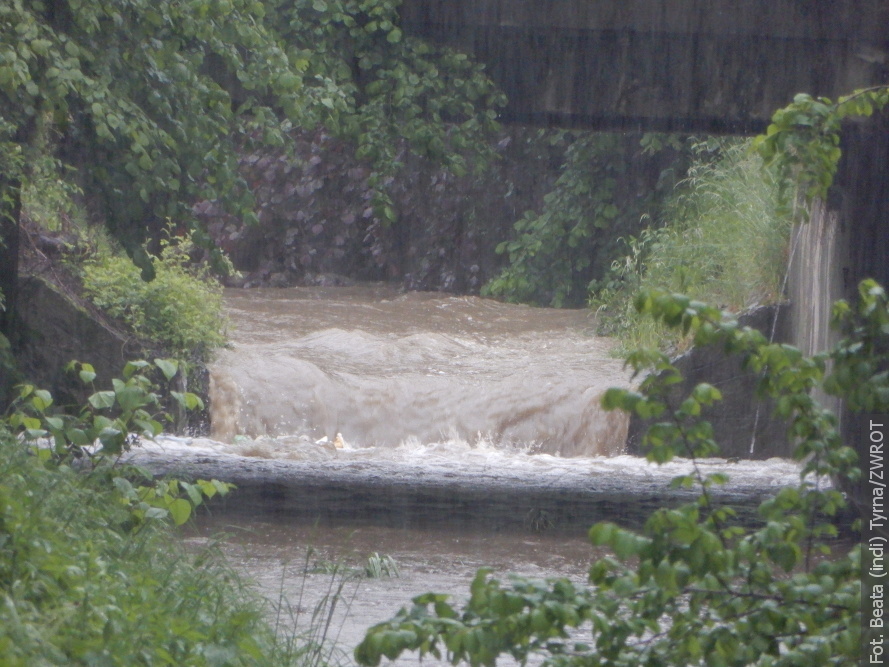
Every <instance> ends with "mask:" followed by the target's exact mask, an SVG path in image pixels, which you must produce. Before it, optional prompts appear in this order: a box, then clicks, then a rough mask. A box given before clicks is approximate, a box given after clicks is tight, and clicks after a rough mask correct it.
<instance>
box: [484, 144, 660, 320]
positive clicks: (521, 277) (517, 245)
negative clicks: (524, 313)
mask: <svg viewBox="0 0 889 667" xmlns="http://www.w3.org/2000/svg"><path fill="white" fill-rule="evenodd" d="M567 136H569V138H570V137H571V136H573V135H567ZM652 136H653V135H645V138H646V142H645V146H646V147H652V146H653V143H654V142H653V141H652ZM669 143H670V145H671V146H672V145H673V143H672V140H671V141H670V142H669ZM657 150H660V146H659V147H657ZM652 151H654V148H651V149H650V150H649V148H646V152H652ZM638 153H639V148H638V145H636V144H635V141H628V140H626V139H624V138H622V137H621V136H620V135H617V134H607V133H595V132H585V133H578V135H577V136H576V137H574V140H573V142H571V143H570V145H569V146H568V148H567V151H566V156H565V164H564V167H563V171H562V174H561V175H560V176H559V178H558V180H557V181H556V184H555V187H554V188H553V190H552V192H550V193H549V194H547V195H546V197H544V206H543V209H542V210H541V211H540V212H536V211H526V212H525V214H524V216H523V217H522V218H521V219H520V220H518V221H517V222H516V223H515V225H514V226H515V230H516V237H515V238H514V239H511V240H508V241H504V242H502V243H501V244H500V245H498V246H497V252H498V253H500V254H506V255H508V256H509V266H507V267H506V268H505V269H504V270H503V271H502V272H501V274H500V275H499V276H498V277H496V278H494V279H493V280H491V281H490V282H489V283H488V284H487V285H485V287H484V289H483V290H482V293H483V294H487V295H490V296H497V297H503V298H505V299H507V300H509V301H514V302H525V303H534V304H539V305H547V306H555V307H561V306H565V305H571V304H575V305H576V304H580V303H582V302H583V300H584V299H585V298H586V294H587V291H588V285H589V283H590V281H591V280H593V279H596V278H601V277H602V275H603V273H604V272H605V270H607V268H608V266H609V265H610V263H611V260H612V258H613V257H614V256H615V251H616V242H617V239H618V238H619V237H621V236H622V235H625V234H628V233H632V232H635V231H636V230H637V229H638V228H639V224H640V223H639V220H640V218H642V217H643V216H644V215H645V214H648V213H650V209H651V208H652V207H653V206H655V204H656V200H657V198H658V196H659V194H660V193H659V190H660V189H661V188H662V186H663V184H664V182H665V181H667V180H669V179H668V178H665V176H666V175H668V174H669V173H672V171H671V170H670V169H665V170H663V171H661V170H660V169H655V173H658V174H660V176H659V177H658V178H656V179H651V178H648V176H649V174H647V173H646V172H647V171H650V170H651V167H652V166H654V167H658V166H659V165H658V164H657V162H656V161H651V163H650V164H646V165H645V166H644V167H641V168H635V169H633V168H631V167H630V165H631V164H632V163H633V162H634V161H635V162H637V163H638V162H640V161H641V159H642V158H641V157H640V155H639V154H638ZM640 180H641V181H643V182H642V183H640V182H637V181H640ZM652 180H654V181H657V183H652V182H651V181H652ZM626 190H629V191H630V192H626ZM637 191H642V192H644V193H645V195H644V196H639V195H638V194H637Z"/></svg>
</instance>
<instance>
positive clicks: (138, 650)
mask: <svg viewBox="0 0 889 667" xmlns="http://www.w3.org/2000/svg"><path fill="white" fill-rule="evenodd" d="M153 368H156V369H157V370H159V371H160V372H162V374H163V375H164V377H165V378H166V379H167V380H168V381H169V380H171V379H172V377H173V376H174V375H175V373H176V372H177V371H178V369H177V367H176V364H175V363H174V362H171V361H167V360H156V361H155V363H154V364H149V363H147V362H131V363H130V364H128V365H127V368H126V369H125V372H124V377H125V379H123V380H115V381H114V382H113V387H114V389H113V390H109V391H99V392H96V393H94V394H93V395H92V396H91V397H90V399H89V401H88V404H87V405H85V406H84V407H83V408H81V409H80V410H79V411H78V412H77V413H76V414H66V413H65V412H64V411H61V410H59V409H58V408H57V406H55V405H54V403H53V400H52V397H51V396H50V395H49V394H48V393H47V392H45V391H42V390H39V389H35V388H33V387H30V386H25V387H22V388H21V390H20V396H19V400H18V401H17V402H16V404H15V405H14V406H13V409H12V411H11V413H10V414H9V415H8V416H6V417H4V418H0V656H2V663H3V664H4V665H9V666H10V667H18V666H21V667H29V666H30V665H71V664H82V665H121V666H123V665H146V664H147V665H151V664H158V665H195V666H205V665H206V666H208V667H209V666H211V665H212V666H215V665H230V666H232V667H234V666H239V665H245V666H246V665H270V664H274V665H288V664H294V662H295V660H296V658H297V656H298V654H299V652H300V650H301V649H300V647H299V646H297V645H295V644H294V643H293V642H292V641H291V639H290V638H279V637H278V636H277V634H276V631H273V630H272V629H271V628H270V627H269V626H268V625H267V623H266V620H265V617H266V613H267V608H266V606H265V603H264V602H262V601H260V599H259V598H258V597H255V596H254V594H253V593H251V592H250V591H249V590H248V589H246V588H245V587H244V585H243V584H242V583H241V581H240V580H239V579H238V578H237V576H236V575H235V574H234V573H233V572H232V570H230V569H229V567H228V566H227V565H226V564H225V562H224V559H223V558H221V557H217V554H216V553H215V552H213V551H212V550H206V551H204V552H202V553H199V554H196V555H193V554H187V553H186V552H185V551H184V550H183V549H182V548H181V547H179V546H177V544H178V540H177V539H176V538H175V536H174V535H173V534H172V533H171V524H173V523H175V524H176V525H179V524H182V523H184V522H185V521H187V520H188V518H189V517H190V516H191V514H192V511H193V510H194V508H195V507H197V506H198V505H200V504H202V503H203V502H204V500H205V499H206V498H212V497H213V496H215V495H217V494H226V493H228V492H229V490H230V489H231V488H232V487H231V485H230V484H226V483H222V482H219V481H216V480H197V481H196V482H195V483H193V484H192V483H186V482H181V481H177V480H161V481H155V480H153V479H152V478H151V476H150V474H148V473H146V472H144V471H142V470H140V469H138V468H135V467H128V466H123V467H121V466H116V465H112V462H113V461H114V460H116V459H115V456H114V455H116V454H118V453H120V451H121V450H122V448H124V447H125V446H128V445H129V444H131V443H132V442H133V439H132V436H134V435H136V434H141V433H143V432H146V431H147V433H148V434H149V435H150V434H151V433H153V432H155V431H156V430H157V423H156V422H155V421H154V420H153V418H152V417H151V416H150V414H149V410H150V409H151V407H156V406H157V405H158V404H159V401H160V399H159V397H158V395H157V394H155V393H154V387H153V385H152V384H151V383H150V381H149V380H148V379H147V378H146V377H145V374H146V373H148V372H149V371H150V370H151V369H153ZM75 370H78V372H79V374H80V376H81V379H82V380H83V381H84V382H87V383H91V382H92V380H93V379H94V375H95V374H94V373H93V371H92V369H91V368H90V367H89V366H88V365H87V364H78V365H77V366H76V367H75ZM179 398H180V399H181V400H182V401H183V402H184V403H185V404H186V405H189V404H193V403H194V401H195V400H197V399H196V397H194V396H193V395H189V394H181V395H180V396H179ZM48 436H52V438H53V442H52V445H53V446H52V447H47V446H46V445H45V441H44V440H43V439H45V438H46V437H48ZM84 436H86V437H94V436H95V437H96V439H97V442H96V444H90V445H89V446H90V447H91V448H93V451H94V453H93V455H92V459H91V463H92V465H91V466H84V465H83V464H82V461H81V462H79V463H77V464H76V465H75V462H76V461H78V460H79V459H82V457H83V455H84V454H85V453H87V450H86V447H84V446H82V445H81V444H80V443H81V440H82V438H83V437H84ZM32 443H34V444H32Z"/></svg>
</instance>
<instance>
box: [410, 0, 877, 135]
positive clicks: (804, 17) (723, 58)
mask: <svg viewBox="0 0 889 667" xmlns="http://www.w3.org/2000/svg"><path fill="white" fill-rule="evenodd" d="M401 14H402V25H403V27H404V28H405V30H406V32H407V33H408V34H413V35H416V36H420V37H424V38H426V39H429V40H431V41H434V42H437V43H441V44H446V45H449V46H452V47H454V48H456V49H458V50H460V51H463V52H466V53H471V54H473V55H474V56H475V57H476V59H477V60H478V61H480V62H482V63H485V66H486V69H487V72H488V74H489V75H490V76H491V78H492V79H493V80H494V81H496V82H497V83H498V84H499V85H500V87H501V88H502V89H503V90H504V92H505V93H506V94H507V96H508V97H509V104H508V106H507V108H506V109H505V110H504V111H503V114H502V119H503V120H504V121H506V122H520V123H530V124H540V125H549V126H560V127H588V128H593V129H608V130H620V129H642V130H646V131H648V130H664V131H680V132H707V133H729V134H749V133H758V132H760V131H761V130H763V129H764V128H765V126H766V124H767V123H768V120H769V118H770V117H771V114H772V112H773V111H774V110H775V109H777V108H780V107H783V106H785V105H786V104H787V103H789V102H790V101H791V100H792V98H793V95H794V94H796V93H799V92H807V93H811V94H813V95H824V96H828V97H832V98H833V97H836V96H839V95H842V94H844V93H847V92H849V91H852V90H854V89H856V88H861V87H864V86H868V85H873V84H876V83H881V82H885V81H887V79H889V30H887V28H889V2H886V1H885V0H833V1H831V2H816V1H813V0H743V2H739V1H738V0H620V1H618V0H612V1H610V2H608V1H602V0H404V4H403V5H402V9H401Z"/></svg>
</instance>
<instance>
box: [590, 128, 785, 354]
mask: <svg viewBox="0 0 889 667" xmlns="http://www.w3.org/2000/svg"><path fill="white" fill-rule="evenodd" d="M692 151H693V154H694V156H695V160H694V162H693V164H692V166H691V167H690V168H689V170H688V173H687V177H686V178H685V179H684V180H683V181H682V182H680V184H679V185H678V186H677V188H676V191H675V193H674V194H673V196H672V197H671V198H670V199H669V200H668V202H667V203H666V205H665V207H664V213H663V225H662V226H659V227H655V228H649V229H646V230H644V231H643V232H642V233H641V234H640V235H639V236H638V237H636V236H628V237H625V238H624V239H623V241H624V245H625V247H626V248H627V250H629V252H628V253H627V254H626V255H625V256H624V257H623V258H622V259H620V260H617V261H615V262H614V263H613V264H612V266H611V272H610V275H609V276H608V277H607V278H606V279H605V280H604V281H602V282H601V283H600V285H599V286H598V289H597V291H596V292H595V293H594V294H593V295H592V297H591V299H590V303H591V305H592V306H593V307H596V308H598V309H599V312H600V315H601V317H602V319H601V323H602V329H603V331H604V332H608V333H619V334H621V337H622V338H623V339H624V340H625V341H627V347H626V348H625V349H624V351H627V350H628V349H633V348H634V347H638V346H646V347H649V346H653V345H659V344H660V345H663V344H664V343H665V342H667V343H676V342H677V338H678V336H677V335H676V332H672V335H671V332H669V331H668V329H667V328H666V327H663V326H657V325H655V323H654V322H653V321H652V320H651V319H650V318H647V317H643V316H641V315H640V314H638V313H637V312H636V310H635V309H634V308H633V305H632V300H633V297H634V295H635V293H636V291H637V290H638V289H639V288H642V287H645V288H651V289H660V290H666V291H670V292H678V293H682V294H688V295H689V296H690V297H692V298H694V299H700V300H702V301H706V302H708V303H714V304H718V305H720V306H721V307H723V308H727V309H729V310H732V311H734V312H738V311H741V310H744V309H746V308H749V307H751V306H754V305H759V304H766V303H775V302H777V301H780V300H781V297H782V291H783V285H782V282H783V280H784V277H785V272H786V267H787V257H786V253H787V240H788V238H789V236H790V229H791V226H792V216H791V214H790V212H789V211H788V210H787V209H786V207H785V206H784V205H783V200H782V197H781V192H780V190H781V189H780V186H779V180H780V179H779V178H778V175H777V173H776V170H775V169H769V168H765V167H764V166H763V162H762V159H761V158H760V157H759V156H758V155H756V154H754V153H752V152H751V151H750V141H749V140H738V139H716V138H710V139H707V140H706V141H698V142H696V143H695V144H694V145H693V147H692Z"/></svg>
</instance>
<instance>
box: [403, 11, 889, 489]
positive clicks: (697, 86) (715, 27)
mask: <svg viewBox="0 0 889 667" xmlns="http://www.w3.org/2000/svg"><path fill="white" fill-rule="evenodd" d="M402 17H403V21H402V24H403V27H404V28H405V30H406V32H407V33H408V34H414V35H417V36H420V37H424V38H426V39H429V40H431V41H433V42H437V43H439V44H445V45H448V46H451V47H454V48H456V49H457V50H460V51H463V52H466V53H471V54H473V55H474V56H475V57H476V59H477V60H479V61H480V62H482V63H484V64H485V66H486V71H487V72H488V74H489V75H490V76H491V78H492V79H493V80H494V81H496V82H497V83H498V84H499V86H500V87H501V88H502V89H503V90H504V92H505V93H506V94H507V96H508V98H509V103H508V105H507V107H506V109H504V110H503V112H502V115H501V120H502V121H504V122H515V123H526V124H532V125H544V126H550V127H575V128H588V129H597V130H629V129H632V130H642V131H671V132H681V133H697V132H701V133H713V134H736V135H744V134H754V133H759V132H762V131H763V130H764V129H765V128H766V127H767V125H768V122H769V120H770V118H771V116H772V114H773V112H774V111H775V110H776V109H779V108H781V107H784V106H786V105H787V104H788V103H789V102H790V101H792V99H793V97H794V95H795V94H797V93H800V92H806V93H810V94H812V95H816V96H826V97H829V98H831V99H836V98H837V97H839V96H841V95H843V94H847V93H850V92H852V91H853V90H855V89H858V88H864V87H868V86H874V85H881V84H882V85H885V84H889V2H887V0H832V1H830V2H827V1H824V2H821V1H816V0H742V1H739V0H612V1H610V2H609V1H606V0H404V4H403V6H402ZM842 149H843V157H842V159H841V162H840V165H839V171H838V173H837V175H836V179H835V182H834V186H833V187H832V189H831V192H830V195H829V197H828V201H827V202H816V203H815V206H814V207H813V210H812V216H811V221H810V222H809V223H808V224H807V225H803V226H801V227H800V229H799V230H798V234H797V235H796V236H797V240H796V241H795V243H794V245H793V251H792V263H791V272H790V273H791V281H790V286H789V290H788V291H789V296H790V299H791V309H790V310H791V315H790V317H791V324H790V326H789V327H788V328H787V331H788V332H789V333H788V338H789V342H792V343H794V344H796V345H797V346H799V347H800V348H801V349H802V350H803V351H804V352H808V353H812V352H816V351H820V350H824V349H826V348H827V347H828V346H829V345H830V344H831V342H832V341H833V340H834V339H835V336H836V334H834V333H831V331H830V329H829V326H828V322H829V318H830V309H831V304H832V303H833V301H834V300H836V299H839V298H846V299H849V300H850V301H853V302H854V301H855V299H856V292H857V285H858V283H859V282H860V281H861V280H862V279H864V278H875V279H877V280H878V281H879V282H881V283H882V284H883V285H884V286H889V112H883V113H882V115H881V116H880V117H875V118H871V119H868V120H865V121H861V122H850V123H847V124H846V126H845V127H844V132H843V139H842ZM825 400H827V401H828V402H829V401H830V399H829V398H827V397H825ZM835 407H838V408H839V407H840V406H838V405H836V406H835ZM840 413H841V414H842V430H843V435H844V439H845V440H846V442H847V443H848V444H850V445H851V446H853V447H855V448H856V449H858V451H859V455H860V456H861V457H862V458H861V460H865V459H866V458H867V452H866V451H865V450H866V445H867V437H866V436H867V417H866V416H863V415H860V414H852V413H850V412H848V411H846V410H842V409H840ZM748 439H749V437H748ZM847 490H849V491H851V495H852V497H853V498H854V499H855V500H856V502H859V503H862V504H864V503H867V502H868V501H867V499H866V498H863V497H862V492H861V490H859V489H847Z"/></svg>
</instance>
